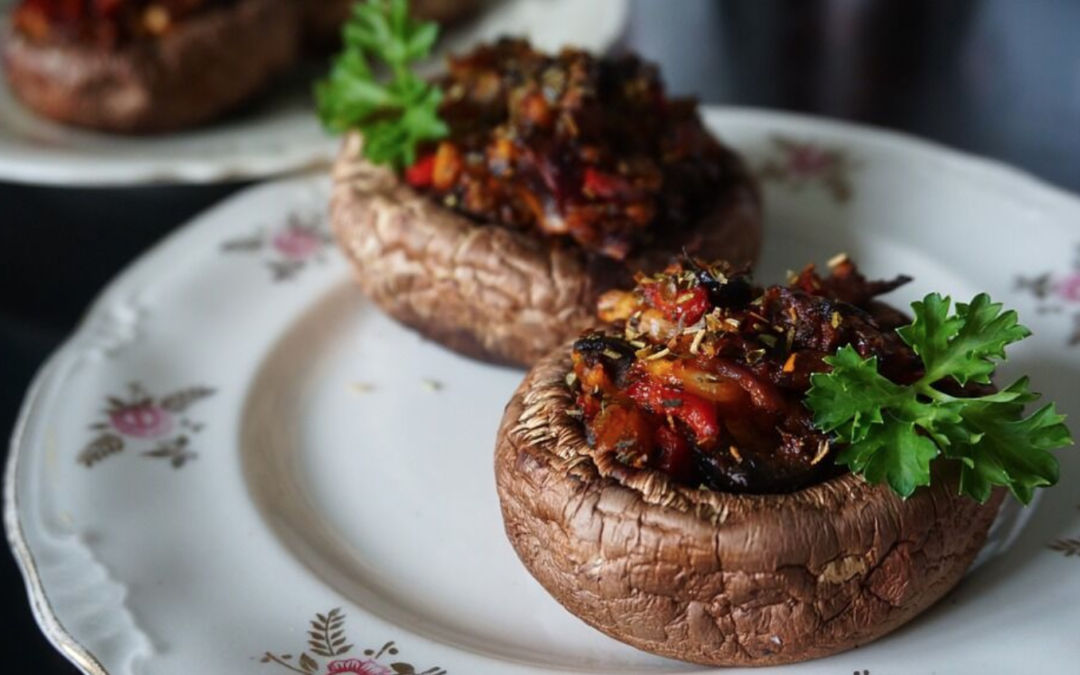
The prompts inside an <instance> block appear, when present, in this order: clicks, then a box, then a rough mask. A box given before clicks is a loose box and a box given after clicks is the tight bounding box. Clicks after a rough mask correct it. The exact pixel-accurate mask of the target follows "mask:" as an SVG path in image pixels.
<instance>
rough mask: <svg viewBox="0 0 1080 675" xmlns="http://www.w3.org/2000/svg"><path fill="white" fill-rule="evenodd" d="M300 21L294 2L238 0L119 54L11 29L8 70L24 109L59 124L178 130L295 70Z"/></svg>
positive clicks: (241, 100)
mask: <svg viewBox="0 0 1080 675" xmlns="http://www.w3.org/2000/svg"><path fill="white" fill-rule="evenodd" d="M297 23H298V19H297V6H296V4H295V3H292V2H280V0H239V2H237V3H235V4H229V5H225V6H223V7H218V8H213V9H209V10H207V11H205V12H202V13H199V14H197V15H195V16H192V17H190V18H188V19H186V20H184V21H183V22H181V23H179V24H178V25H177V26H176V28H175V29H174V30H172V31H170V32H169V33H167V34H166V35H164V36H162V37H161V38H160V39H157V40H141V41H137V42H134V43H132V44H129V45H127V46H125V47H121V48H120V49H119V50H115V51H114V50H105V49H99V48H96V47H94V46H88V45H81V44H71V45H58V44H37V43H34V42H32V41H30V40H27V39H25V38H24V37H22V36H21V35H20V34H18V33H16V32H14V31H11V32H10V33H9V34H7V35H5V36H4V45H3V61H4V69H5V70H6V72H7V76H8V80H9V81H10V83H11V88H12V91H14V92H15V94H16V95H17V96H18V97H19V98H20V99H21V100H22V101H23V102H24V103H25V104H26V105H27V106H28V107H29V108H31V109H32V110H34V111H36V112H37V113H39V114H41V115H43V116H45V117H48V118H50V119H54V120H56V121H58V122H63V123H65V124H72V125H75V126H80V127H87V128H90V129H97V130H100V131H113V132H120V133H134V134H140V133H159V132H165V131H175V130H177V129H184V128H189V127H193V126H197V125H199V124H202V123H204V122H208V121H210V120H211V119H213V118H216V117H219V116H220V115H222V114H224V113H226V112H229V111H230V110H232V109H234V108H236V107H237V106H239V105H241V104H243V103H245V102H247V101H248V100H249V99H251V98H252V96H254V95H256V94H258V93H259V92H260V91H261V90H262V89H263V88H264V87H265V85H266V84H267V83H268V82H270V81H271V80H272V79H273V78H274V77H275V76H277V75H279V74H280V73H281V72H282V71H284V70H286V69H287V68H289V67H291V66H292V65H293V64H294V63H295V61H296V58H297V53H298V48H299V44H298V43H299V28H298V26H297Z"/></svg>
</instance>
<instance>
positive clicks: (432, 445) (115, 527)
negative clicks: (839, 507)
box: [6, 110, 1080, 675]
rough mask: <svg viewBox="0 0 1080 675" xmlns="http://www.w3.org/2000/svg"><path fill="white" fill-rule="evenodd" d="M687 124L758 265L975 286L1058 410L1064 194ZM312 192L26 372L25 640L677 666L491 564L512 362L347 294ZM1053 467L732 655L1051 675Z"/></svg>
mask: <svg viewBox="0 0 1080 675" xmlns="http://www.w3.org/2000/svg"><path fill="white" fill-rule="evenodd" d="M707 119H708V121H709V123H710V125H711V126H712V127H713V128H714V129H716V130H717V131H718V132H719V133H720V134H721V135H722V136H723V137H724V138H725V139H726V140H727V141H728V142H729V143H731V144H732V145H733V146H735V147H736V148H737V149H739V150H740V151H742V152H743V153H744V154H745V155H746V157H747V158H748V160H749V162H750V163H751V165H752V166H753V167H754V169H755V170H756V171H757V172H758V173H759V175H760V176H761V177H762V180H763V185H764V188H765V197H766V205H767V211H768V223H767V233H768V234H767V241H766V246H765V254H764V259H763V262H762V266H761V270H760V273H759V277H760V278H761V279H762V280H766V281H768V280H779V279H782V278H783V274H784V273H785V271H786V270H787V269H795V268H799V267H801V266H802V265H803V264H804V263H805V262H807V261H810V260H816V261H818V262H824V261H825V260H826V259H828V258H829V257H831V256H832V255H833V254H835V253H836V252H837V251H847V252H848V253H849V254H851V255H852V256H853V257H855V258H856V259H857V260H858V261H860V263H861V264H862V265H863V266H864V268H865V270H866V271H867V272H868V274H870V275H872V276H888V275H891V274H895V273H898V272H905V273H909V274H912V275H913V276H915V277H916V282H915V283H914V284H911V285H910V286H909V287H904V288H903V289H902V290H900V291H897V292H896V293H895V294H894V296H893V300H894V301H895V302H896V303H897V304H902V303H905V302H906V301H909V300H911V299H913V298H915V297H919V296H921V295H922V294H923V293H925V292H927V291H929V290H931V289H935V290H940V291H943V292H947V293H950V294H952V295H954V296H956V297H959V298H964V299H967V298H970V297H971V296H972V295H974V294H975V293H976V292H978V291H982V290H985V291H988V292H990V293H991V294H992V295H993V296H994V297H995V298H997V299H1000V300H1003V301H1005V302H1006V303H1007V304H1008V305H1009V306H1011V307H1016V308H1017V309H1018V310H1019V311H1020V312H1021V315H1022V316H1023V320H1024V322H1025V323H1026V324H1027V325H1029V326H1031V327H1032V328H1033V330H1034V331H1035V337H1034V338H1032V339H1031V340H1028V341H1026V342H1025V343H1024V344H1022V345H1020V346H1019V347H1018V348H1017V349H1015V351H1014V353H1013V359H1012V360H1011V361H1010V363H1009V364H1008V365H1007V367H1006V369H1005V370H1006V371H1007V372H1006V373H1005V377H1010V376H1015V375H1016V374H1017V373H1021V372H1023V373H1028V374H1030V375H1031V376H1032V379H1033V381H1034V384H1035V386H1036V388H1037V389H1039V390H1041V391H1044V392H1045V393H1046V394H1047V395H1048V397H1050V398H1051V399H1054V400H1056V401H1057V402H1058V403H1059V406H1060V408H1061V410H1062V411H1063V412H1065V413H1067V414H1070V415H1075V413H1077V412H1080V392H1077V390H1076V387H1075V382H1076V381H1077V377H1078V374H1080V351H1078V349H1080V347H1077V346H1076V345H1077V343H1080V333H1078V328H1080V269H1078V264H1080V263H1078V261H1077V259H1076V258H1077V253H1078V250H1077V243H1078V242H1077V239H1080V235H1077V234H1076V233H1077V232H1078V229H1077V226H1078V225H1080V205H1078V202H1077V200H1076V199H1074V198H1073V197H1071V196H1068V195H1066V194H1064V193H1061V192H1059V191H1056V190H1053V189H1051V188H1047V187H1045V186H1042V185H1041V184H1039V183H1037V182H1035V181H1033V180H1031V179H1029V178H1026V177H1024V176H1022V175H1020V174H1018V173H1016V172H1014V171H1011V170H1008V169H1005V168H1001V167H998V166H996V165H991V164H988V163H985V162H981V161H978V160H973V159H969V158H965V157H961V156H959V155H956V154H954V153H950V152H946V151H943V150H940V149H936V148H934V147H931V146H929V145H926V144H923V143H919V142H915V141H911V140H908V139H905V138H902V137H899V136H896V135H893V134H886V133H881V132H874V131H868V130H864V129H858V128H853V127H849V126H843V125H838V124H828V123H823V122H817V121H811V120H806V119H803V118H797V117H790V116H782V115H776V114H767V113H758V112H742V111H719V110H713V111H710V112H709V113H708V115H707ZM326 199H327V183H326V181H325V179H323V178H321V177H317V178H296V179H291V180H287V181H283V182H279V183H275V184H272V185H268V186H264V187H260V188H256V189H253V190H250V191H247V192H245V193H243V194H241V195H239V196H238V197H236V198H234V199H232V200H230V201H229V202H227V203H226V204H224V205H222V206H221V207H219V208H216V209H214V210H213V211H211V212H209V213H208V214H206V215H205V216H203V217H201V218H199V219H198V220H197V221H196V222H195V223H193V224H192V225H190V226H189V227H187V228H185V229H183V230H182V231H180V232H179V233H177V234H176V235H174V236H173V237H171V238H170V239H169V240H168V241H166V242H165V243H164V244H162V245H161V246H160V247H158V248H157V249H156V250H154V251H153V252H151V253H150V254H148V255H147V256H145V257H144V258H143V259H142V260H141V261H140V262H138V263H137V264H136V265H135V266H134V267H133V268H131V269H130V270H129V271H128V272H126V273H124V274H123V275H122V276H121V278H120V279H118V280H117V281H116V282H115V283H114V284H113V285H112V286H111V287H110V288H109V290H107V291H106V292H105V294H104V295H103V296H102V298H101V299H100V300H99V302H98V303H97V304H96V305H95V307H94V308H93V309H92V311H91V312H90V314H89V315H88V318H87V321H86V323H85V325H84V326H83V327H82V329H81V330H80V331H79V332H78V333H77V334H76V335H75V336H74V337H73V338H72V339H71V341H70V342H69V343H68V344H67V345H66V346H65V347H64V348H63V349H62V350H61V351H60V352H59V353H58V354H57V355H56V356H54V357H53V358H52V359H51V360H50V362H49V364H48V365H47V366H46V368H45V369H44V371H43V372H42V374H41V375H40V376H39V378H38V379H37V382H36V384H35V385H34V387H33V390H32V391H31V393H30V395H29V397H28V400H27V403H26V407H25V409H24V411H23V415H22V419H21V422H20V425H19V428H18V431H17V433H16V437H15V439H14V441H13V451H12V455H11V457H12V459H11V463H10V465H9V467H8V473H7V481H8V483H7V491H6V494H7V504H6V519H7V526H8V532H9V537H10V538H11V541H12V544H13V546H14V548H15V550H16V554H17V557H18V559H19V561H20V564H21V565H22V567H23V570H24V573H25V574H26V576H27V579H28V584H29V586H30V590H31V594H32V597H33V599H34V604H35V610H36V613H37V615H38V619H39V621H40V622H41V624H42V626H43V628H44V630H45V631H46V633H47V634H48V635H49V636H50V638H51V639H52V640H53V641H54V642H55V643H56V644H57V646H58V647H60V648H61V649H62V650H64V652H65V653H67V654H68V655H69V656H70V657H71V658H72V659H73V660H74V661H76V662H77V663H79V664H80V665H81V666H82V667H83V668H84V669H85V670H87V671H88V672H92V673H110V674H111V675H128V674H131V673H142V674H153V675H165V674H169V675H172V674H175V675H181V674H183V675H188V674H190V673H193V672H229V673H234V674H235V673H243V674H249V673H250V674H251V675H255V674H257V673H269V674H273V673H281V674H283V675H284V674H286V673H287V672H288V671H289V670H290V669H291V670H293V671H296V672H301V673H313V674H314V675H326V674H327V673H331V672H345V671H346V670H347V669H348V668H353V670H352V671H349V672H354V673H359V674H360V675H390V674H391V673H395V672H396V673H409V672H418V673H422V672H428V673H434V672H439V671H440V670H441V669H445V670H446V671H448V672H449V673H454V674H462V675H506V674H509V675H515V674H526V673H528V674H532V675H535V674H538V673H550V672H553V671H568V672H580V673H584V672H589V673H650V672H652V673H664V672H704V671H702V670H701V669H700V668H695V667H693V666H688V665H686V664H681V663H677V662H673V661H666V660H663V659H659V658H656V657H652V656H650V655H647V654H645V653H642V652H638V651H635V650H633V649H631V648H629V647H626V646H624V645H622V644H619V643H617V642H615V641H613V640H610V639H608V638H606V637H605V636H603V635H601V634H599V633H597V632H595V631H593V630H592V629H590V628H588V627H587V626H585V625H584V624H582V623H580V622H579V621H578V620H577V619H575V618H574V617H572V616H571V615H569V614H568V613H566V612H565V611H564V610H563V609H562V608H561V607H559V606H558V605H557V604H556V603H555V602H554V601H553V600H552V599H551V598H550V597H548V596H547V594H546V593H544V591H543V590H542V589H541V588H540V587H539V586H538V585H537V584H536V583H535V582H534V581H533V580H532V579H531V577H529V576H528V574H527V573H526V572H525V571H524V569H523V568H522V567H521V566H520V565H519V564H518V562H517V560H516V559H515V556H514V553H513V551H512V550H511V548H510V546H509V544H508V543H507V541H506V539H505V537H504V535H503V532H502V526H501V522H500V519H499V513H498V504H497V499H496V495H495V489H494V485H493V480H492V471H491V456H492V448H493V445H494V433H495V427H496V424H497V422H498V419H499V417H500V414H501V411H502V405H503V403H504V402H505V401H506V400H507V398H508V397H509V395H510V393H511V391H512V390H513V388H514V386H515V385H516V384H517V382H518V381H519V380H520V377H521V373H520V372H516V371H513V370H508V369H501V368H495V367H491V366H484V365H480V364H476V363H473V362H471V361H467V360H464V359H462V358H460V357H457V356H455V355H453V354H451V353H449V352H447V351H445V350H443V349H441V348H439V347H438V346H436V345H434V344H431V343H428V342H425V341H423V340H421V339H420V338H419V337H417V336H416V335H415V334H413V333H411V332H408V331H406V330H404V329H402V328H400V327H399V326H397V325H396V324H394V323H392V322H391V321H389V320H388V319H386V318H385V317H384V316H382V315H381V314H380V313H378V312H377V311H375V310H374V309H373V308H372V307H371V306H370V305H369V304H368V303H367V302H366V301H365V300H364V299H363V297H362V296H360V295H359V293H357V292H356V291H355V289H354V288H353V286H352V283H351V281H350V275H349V270H348V269H347V266H346V264H345V262H344V261H343V260H342V259H341V258H340V257H339V256H338V255H337V253H336V251H335V250H333V248H332V246H331V245H330V243H329V238H328V236H327V233H326V229H325V228H326V223H325V218H324V210H325V203H326ZM133 385H134V386H133ZM1074 418H1075V417H1074ZM1060 456H1061V458H1062V460H1063V471H1062V482H1061V485H1060V486H1058V487H1057V488H1056V489H1054V490H1051V491H1048V493H1047V494H1046V496H1045V498H1044V499H1043V501H1042V502H1041V503H1040V505H1039V506H1038V507H1035V508H1029V509H1028V510H1026V511H1024V512H1023V513H1024V515H1025V516H1030V517H1031V521H1030V522H1029V523H1028V525H1027V527H1026V528H1024V529H1023V530H1022V531H1020V530H1019V528H1017V527H1016V524H1017V523H1016V522H1015V521H1014V522H1012V523H1011V524H1010V523H1006V524H1005V526H1004V527H1002V528H999V532H998V536H997V539H996V544H995V545H996V546H997V547H998V549H999V551H1000V552H1001V555H999V556H997V557H995V558H993V559H991V560H990V561H988V562H987V563H986V564H985V565H983V566H982V567H980V568H979V569H978V570H976V571H975V572H973V573H971V574H970V575H969V576H968V577H967V578H966V580H965V581H964V582H963V583H962V584H961V586H960V587H959V588H958V589H957V590H956V591H955V592H954V593H952V594H951V595H949V596H948V597H947V598H946V599H945V600H944V601H942V602H941V603H939V604H938V605H937V606H936V607H935V608H933V609H932V610H931V611H929V612H928V613H926V614H925V615H923V616H921V617H920V618H919V619H917V620H916V621H914V622H912V623H911V624H910V625H909V626H907V627H905V628H903V629H901V630H900V631H898V632H896V633H894V634H892V635H890V636H889V637H887V638H885V639H882V640H880V641H878V642H875V643H873V644H871V645H868V646H866V647H863V648H860V649H858V650H854V651H851V652H848V653H845V654H842V655H838V656H835V657H831V658H828V659H822V660H819V661H814V662H809V663H805V664H800V665H797V666H791V667H785V668H783V669H763V670H756V671H754V672H755V673H769V672H789V671H790V672H801V673H813V674H820V675H826V674H828V675H834V674H836V673H852V672H858V673H863V672H864V671H869V672H870V673H872V674H873V675H881V674H882V673H887V674H889V675H905V674H911V675H914V674H926V673H933V672H938V673H950V674H954V675H964V674H967V673H971V674H973V675H974V674H976V673H978V674H979V675H985V674H987V673H1016V672H1036V671H1037V672H1040V673H1067V672H1069V673H1071V672H1075V668H1076V664H1077V658H1078V647H1077V645H1076V642H1075V640H1072V639H1071V638H1070V635H1071V633H1070V632H1069V631H1071V630H1072V627H1073V626H1075V625H1077V620H1078V619H1080V569H1078V567H1077V564H1076V562H1077V557H1076V556H1077V554H1080V510H1078V506H1080V496H1078V490H1077V486H1078V484H1080V459H1078V456H1077V453H1076V452H1062V453H1061V455H1060ZM80 457H82V458H87V457H92V458H96V459H98V460H99V461H96V462H95V463H93V464H92V466H89V467H87V466H84V465H83V464H80V461H79V460H80ZM308 631H311V632H308ZM389 642H393V643H394V644H393V645H391V646H387V644H388V643H389ZM346 647H348V649H347V651H346V652H345V653H338V652H341V651H342V650H345V649H346ZM365 650H368V651H369V652H370V653H366V652H365ZM354 658H355V659H358V660H357V661H355V662H350V661H349V659H354ZM365 660H374V661H375V662H376V664H383V665H382V666H381V667H379V668H377V667H376V665H372V664H368V665H364V663H363V662H364V661H365ZM394 663H396V664H398V665H397V670H396V671H391V670H387V668H389V667H390V666H391V664H394ZM362 667H363V668H367V670H362V669H361V668H362ZM731 672H738V671H731Z"/></svg>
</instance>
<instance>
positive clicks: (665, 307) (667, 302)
mask: <svg viewBox="0 0 1080 675" xmlns="http://www.w3.org/2000/svg"><path fill="white" fill-rule="evenodd" d="M641 292H642V293H643V294H644V295H645V301H646V302H647V303H649V305H651V306H652V307H654V308H656V309H658V310H660V311H661V312H663V313H664V317H665V318H666V319H667V320H668V321H679V320H680V319H681V320H682V322H683V325H684V326H692V325H694V324H695V323H697V322H698V321H699V320H700V319H701V317H703V316H705V313H706V312H708V311H709V310H710V309H712V304H711V303H710V302H709V294H708V293H707V292H706V291H705V289H704V288H702V287H701V286H696V287H694V288H691V289H690V290H686V291H680V290H679V289H677V288H671V287H669V286H668V284H665V283H656V284H647V285H645V286H643V287H642V289H641Z"/></svg>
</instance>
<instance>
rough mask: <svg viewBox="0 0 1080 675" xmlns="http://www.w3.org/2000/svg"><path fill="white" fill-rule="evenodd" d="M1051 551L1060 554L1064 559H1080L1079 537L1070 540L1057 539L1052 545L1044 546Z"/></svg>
mask: <svg viewBox="0 0 1080 675" xmlns="http://www.w3.org/2000/svg"><path fill="white" fill-rule="evenodd" d="M1046 547H1047V548H1049V549H1050V550H1052V551H1057V552H1058V553H1061V554H1062V555H1064V556H1065V557H1066V558H1071V557H1073V556H1076V557H1077V558H1080V537H1074V538H1072V539H1058V540H1056V541H1054V542H1052V543H1049V544H1047V545H1046Z"/></svg>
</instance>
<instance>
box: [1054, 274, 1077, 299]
mask: <svg viewBox="0 0 1080 675" xmlns="http://www.w3.org/2000/svg"><path fill="white" fill-rule="evenodd" d="M1054 293H1056V294H1057V295H1058V297H1060V298H1061V299H1062V300H1065V301H1067V302H1080V272H1073V273H1072V274H1070V275H1069V276H1067V277H1065V278H1064V279H1062V280H1061V281H1059V282H1057V283H1056V284H1054Z"/></svg>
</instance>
